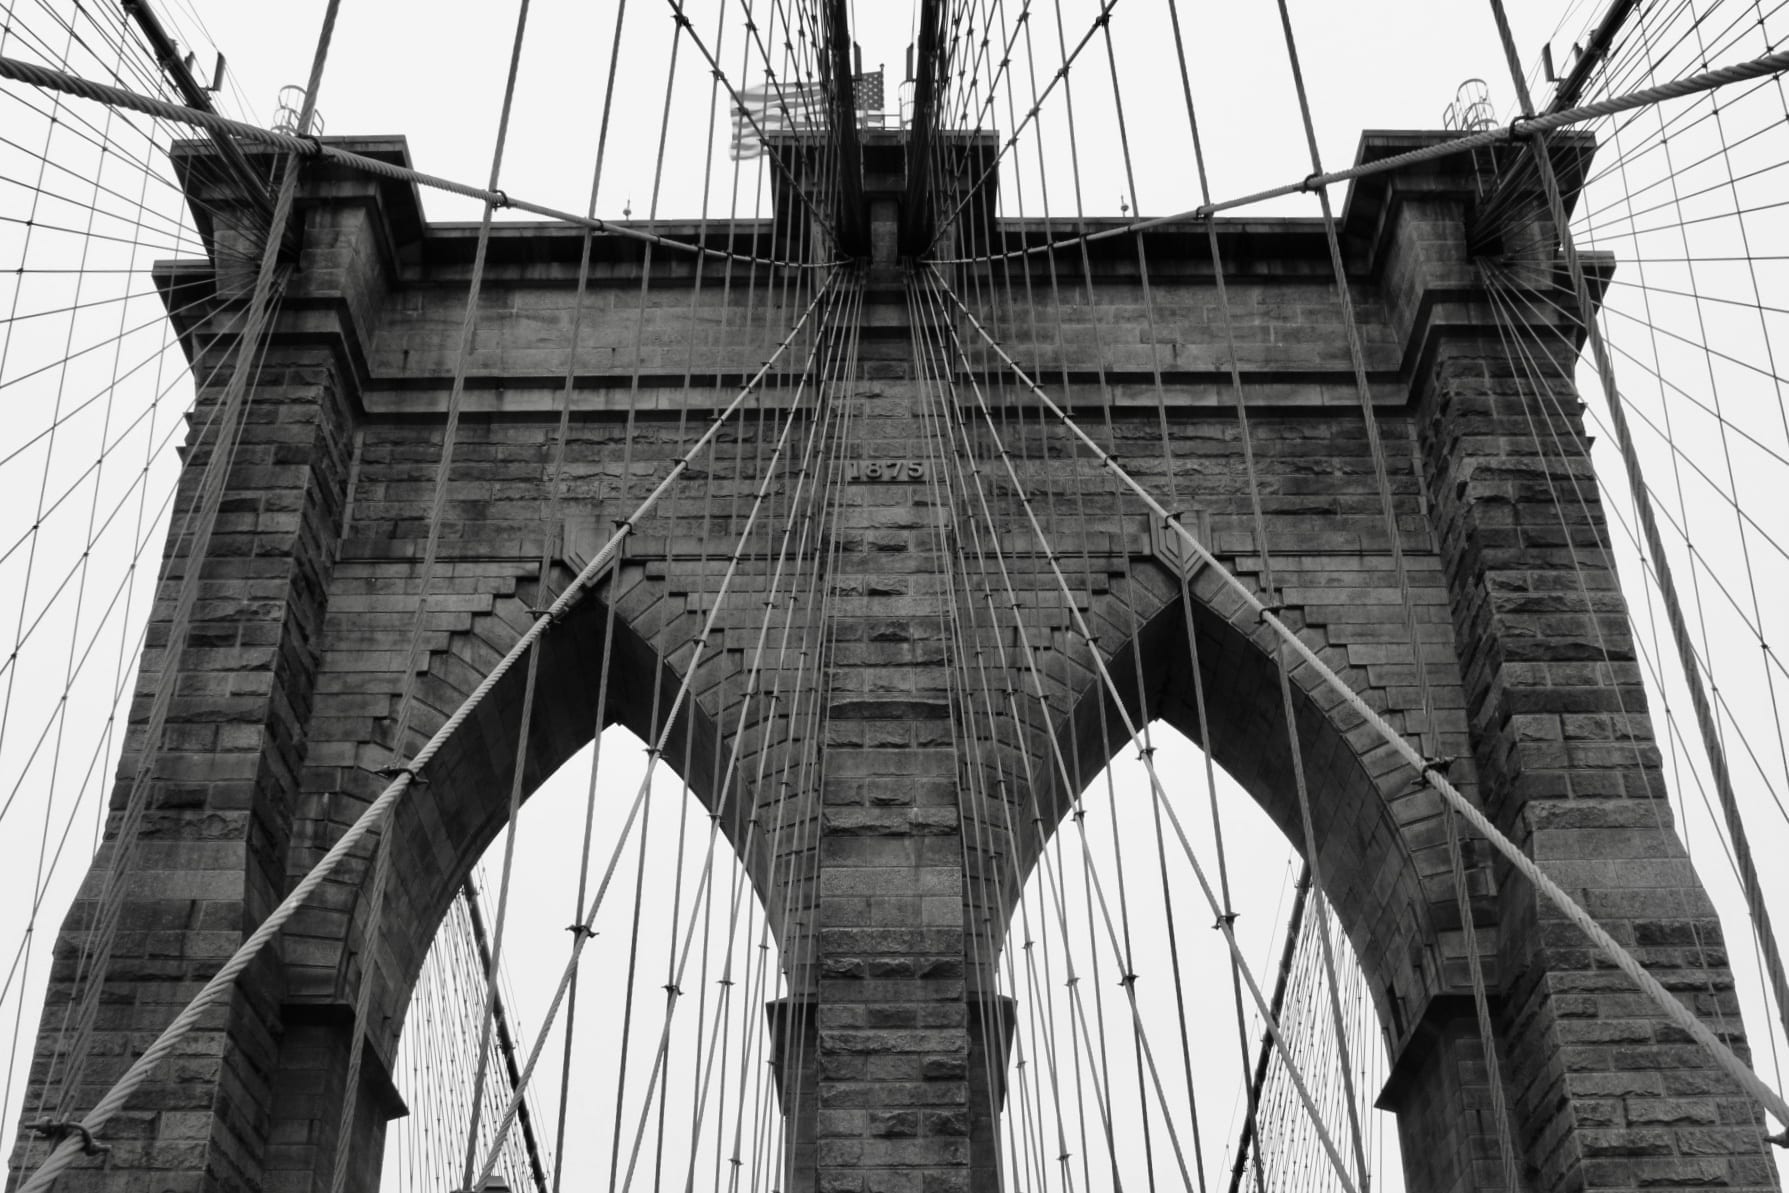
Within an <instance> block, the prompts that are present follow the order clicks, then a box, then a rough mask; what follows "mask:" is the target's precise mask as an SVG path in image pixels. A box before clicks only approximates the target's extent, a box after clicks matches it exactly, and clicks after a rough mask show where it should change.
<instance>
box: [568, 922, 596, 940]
mask: <svg viewBox="0 0 1789 1193" xmlns="http://www.w3.org/2000/svg"><path fill="white" fill-rule="evenodd" d="M565 930H566V931H567V932H570V933H571V934H572V936H573V937H575V938H577V939H578V940H589V939H590V938H591V937H592V936H595V935H596V929H595V928H592V927H591V926H590V925H589V924H567V925H566V926H565Z"/></svg>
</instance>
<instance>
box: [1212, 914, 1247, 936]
mask: <svg viewBox="0 0 1789 1193" xmlns="http://www.w3.org/2000/svg"><path fill="white" fill-rule="evenodd" d="M1239 914H1240V913H1239V912H1234V911H1226V912H1224V913H1223V914H1221V915H1219V916H1218V918H1217V919H1216V920H1215V921H1213V922H1212V925H1211V927H1212V929H1213V930H1214V931H1217V932H1222V931H1223V930H1224V929H1225V928H1234V927H1236V917H1237V916H1238V915H1239Z"/></svg>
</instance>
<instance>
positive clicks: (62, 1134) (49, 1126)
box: [31, 1118, 111, 1156]
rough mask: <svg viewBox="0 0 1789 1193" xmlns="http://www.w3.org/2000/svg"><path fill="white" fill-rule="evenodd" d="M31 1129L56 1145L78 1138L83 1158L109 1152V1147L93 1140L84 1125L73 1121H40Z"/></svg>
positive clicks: (52, 1119)
mask: <svg viewBox="0 0 1789 1193" xmlns="http://www.w3.org/2000/svg"><path fill="white" fill-rule="evenodd" d="M31 1129H32V1130H33V1131H36V1132H37V1133H38V1134H39V1135H41V1136H43V1137H44V1138H45V1139H53V1140H55V1141H56V1142H57V1143H61V1142H62V1141H63V1140H64V1139H67V1138H69V1137H70V1136H75V1137H77V1138H79V1139H80V1141H81V1154H82V1155H84V1156H97V1155H99V1154H100V1153H101V1152H106V1151H110V1150H111V1148H110V1146H109V1145H107V1144H104V1143H101V1142H100V1141H99V1140H97V1139H95V1138H94V1137H93V1132H92V1131H91V1130H89V1129H88V1128H87V1126H86V1125H85V1124H84V1123H78V1122H75V1121H74V1120H73V1119H65V1118H64V1119H56V1118H46V1119H40V1120H39V1121H37V1122H35V1123H33V1124H32V1125H31Z"/></svg>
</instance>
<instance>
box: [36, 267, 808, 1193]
mask: <svg viewBox="0 0 1789 1193" xmlns="http://www.w3.org/2000/svg"><path fill="white" fill-rule="evenodd" d="M832 287H833V280H832V279H828V281H827V283H826V284H825V285H824V286H823V287H822V288H821V290H820V293H819V294H817V295H816V296H815V297H814V300H813V301H812V302H811V303H809V304H808V306H807V309H806V310H804V311H803V312H802V313H801V318H800V319H798V320H797V321H796V323H795V326H794V327H793V328H792V329H790V331H789V334H788V335H787V336H785V337H784V338H783V341H782V342H781V343H780V344H778V345H777V349H776V351H775V352H774V353H772V354H771V357H770V359H769V360H767V361H765V362H764V364H763V365H761V366H760V367H759V369H758V371H757V372H756V373H754V374H753V375H752V378H751V380H750V381H748V382H747V383H746V385H745V386H744V387H743V388H741V390H740V391H739V394H738V395H737V396H736V397H734V399H733V400H732V401H731V402H729V403H728V404H727V406H726V408H725V409H723V410H722V411H721V412H720V413H719V414H717V415H716V416H715V418H714V420H713V422H711V423H710V424H709V427H708V429H707V430H706V431H704V432H703V433H702V437H701V438H700V439H698V440H696V442H695V443H694V444H692V445H691V447H690V449H689V451H687V452H685V453H684V455H683V457H682V458H681V459H679V460H678V461H677V463H676V464H675V465H673V466H672V468H671V470H670V471H669V472H668V473H666V474H665V477H664V479H663V480H661V481H659V483H658V485H657V486H656V487H655V488H654V489H653V490H652V492H651V493H649V494H647V496H646V498H645V499H644V500H643V501H641V502H640V504H639V505H638V506H636V507H635V508H634V511H633V513H632V514H630V515H629V516H628V517H627V518H626V519H625V520H624V521H623V522H622V523H621V525H620V527H619V528H618V529H617V530H616V531H615V533H614V534H613V535H611V536H610V537H609V540H608V542H606V543H604V544H603V546H602V549H601V550H599V551H598V552H597V553H596V554H595V555H594V556H592V557H591V560H590V562H589V563H588V564H586V565H585V566H584V570H583V571H581V572H579V573H578V575H577V578H576V579H575V580H573V581H572V582H571V584H569V585H567V587H566V589H565V591H564V592H563V593H562V594H560V596H559V599H558V600H556V601H554V602H553V604H552V605H551V606H550V607H549V608H548V609H547V611H546V612H544V613H542V614H541V615H540V616H539V617H537V618H536V619H535V620H534V623H533V624H532V625H530V626H529V627H528V629H527V630H526V631H524V632H523V634H522V636H521V637H520V638H518V639H516V642H515V645H513V646H511V647H510V648H509V651H508V653H506V654H505V655H504V656H503V658H501V659H500V660H498V662H497V664H496V665H495V666H493V667H492V668H491V670H490V673H489V674H487V675H486V676H485V677H484V679H483V680H481V681H480V682H479V685H478V687H476V688H474V689H473V690H472V694H471V695H469V696H467V697H466V699H465V701H464V702H462V703H461V705H460V706H459V708H457V709H455V710H454V712H453V714H452V715H451V716H449V717H448V718H447V720H446V721H444V722H442V725H441V728H439V729H437V730H436V731H435V735H434V736H433V737H431V738H430V739H429V740H428V742H427V743H425V744H424V745H423V747H422V748H421V749H420V750H418V751H417V752H416V754H415V756H414V757H413V758H412V759H411V760H410V764H409V766H408V767H407V768H406V769H405V770H404V771H403V772H402V773H401V774H399V775H398V777H397V778H395V779H393V780H392V782H391V783H390V784H389V785H388V786H387V787H386V788H385V790H384V791H382V792H380V794H379V796H378V798H376V799H375V800H373V802H372V803H370V804H368V805H367V809H366V811H365V812H363V813H361V816H360V819H358V820H356V821H355V822H354V823H353V824H352V825H350V826H349V827H348V830H347V831H346V832H344V833H343V834H342V835H341V837H340V838H339V839H338V840H337V841H336V843H335V844H334V845H333V846H331V847H330V850H329V852H328V853H326V854H325V855H324V856H323V858H322V860H321V861H319V862H318V863H317V864H316V866H314V867H313V868H312V869H311V871H310V873H308V874H306V875H305V876H304V877H303V878H302V879H300V880H299V882H298V885H297V886H295V887H293V888H292V892H291V893H290V894H289V895H287V896H286V898H285V899H284V900H283V901H282V902H281V903H280V905H279V906H278V907H276V908H274V910H273V911H272V912H271V913H269V914H268V916H267V918H266V919H265V920H263V921H261V925H260V926H259V927H258V928H256V929H255V931H254V932H253V933H252V934H251V935H250V936H249V938H248V939H247V940H245V941H243V942H242V944H241V946H240V947H238V948H237V950H236V952H235V953H234V954H233V955H232V956H231V957H230V959H229V960H228V961H226V962H224V964H223V966H222V967H221V968H220V969H219V970H218V971H217V973H216V974H214V975H213V976H212V978H211V980H210V981H209V982H207V983H205V987H204V989H202V990H200V991H199V993H198V994H197V995H196V996H194V998H193V1000H192V1001H191V1002H189V1003H188V1004H187V1005H186V1008H185V1009H184V1010H182V1011H181V1012H180V1014H178V1015H176V1016H175V1017H174V1021H173V1022H172V1023H170V1024H168V1026H167V1027H166V1028H164V1029H163V1030H162V1033H161V1035H159V1036H157V1037H156V1039H155V1042H154V1043H152V1044H150V1045H149V1047H148V1048H146V1049H145V1050H144V1051H143V1054H142V1055H141V1056H139V1057H138V1058H137V1060H136V1062H135V1063H134V1064H132V1065H131V1067H130V1068H129V1069H127V1070H126V1071H125V1073H124V1075H123V1076H122V1077H120V1078H119V1079H118V1080H117V1082H116V1083H114V1084H113V1086H112V1088H111V1089H109V1090H108V1091H106V1093H105V1095H104V1096H103V1097H101V1098H100V1100H99V1101H98V1102H97V1103H95V1104H94V1107H93V1109H92V1110H90V1111H88V1112H87V1114H86V1115H85V1117H83V1118H82V1119H81V1121H80V1124H79V1127H80V1129H79V1130H78V1131H76V1132H74V1133H71V1134H70V1135H68V1136H67V1137H65V1138H64V1139H63V1140H62V1141H61V1142H60V1143H58V1144H57V1145H56V1149H55V1150H54V1151H53V1152H51V1153H50V1157H49V1158H48V1159H47V1160H45V1161H44V1163H43V1166H42V1167H40V1168H39V1169H38V1170H37V1171H36V1172H34V1173H32V1174H31V1176H30V1178H29V1179H28V1180H26V1181H25V1183H24V1184H23V1185H22V1186H21V1187H20V1188H19V1191H18V1193H46V1191H47V1190H48V1189H49V1187H50V1185H51V1184H52V1183H54V1181H55V1179H56V1177H57V1176H59V1175H61V1173H62V1172H63V1170H65V1169H66V1168H68V1166H69V1165H70V1164H72V1163H73V1162H74V1160H75V1157H76V1156H77V1155H79V1154H80V1151H81V1139H82V1137H87V1138H91V1137H93V1136H95V1135H97V1134H98V1133H99V1132H100V1131H101V1130H103V1129H104V1128H105V1125H106V1124H107V1123H109V1122H110V1121H111V1120H112V1118H113V1117H114V1116H115V1115H117V1113H118V1112H119V1111H120V1110H122V1109H123V1108H124V1106H125V1105H126V1103H128V1102H129V1101H130V1098H131V1095H132V1094H134V1093H135V1092H136V1091H137V1089H138V1088H139V1087H140V1086H141V1085H142V1084H143V1082H144V1081H145V1080H147V1079H148V1077H149V1074H150V1072H151V1071H152V1070H153V1069H154V1068H155V1066H156V1065H158V1064H160V1063H161V1062H162V1061H163V1060H165V1059H166V1058H167V1057H168V1056H170V1055H172V1054H173V1052H174V1050H175V1049H176V1048H177V1047H178V1046H179V1045H180V1042H181V1041H182V1040H183V1039H185V1038H186V1036H187V1035H189V1034H190V1033H191V1032H192V1030H193V1029H194V1028H195V1027H197V1026H198V1024H199V1021H200V1020H201V1018H203V1016H204V1014H205V1012H206V1011H208V1010H209V1009H210V1008H211V1007H212V1006H213V1005H215V1004H216V1003H217V1002H219V1001H220V1000H221V999H222V998H223V997H224V996H225V995H226V994H228V993H229V991H230V988H231V987H232V986H233V985H234V984H235V982H236V979H237V978H238V977H240V976H241V974H242V972H243V971H244V970H246V969H247V968H248V967H249V965H250V964H252V963H253V961H254V959H255V957H256V956H257V955H258V954H259V953H260V952H261V950H262V949H263V948H265V947H266V946H267V943H268V942H269V941H271V940H272V939H273V938H274V936H276V935H277V934H278V933H279V930H280V929H281V928H283V927H284V926H285V925H286V922H287V921H288V920H290V919H291V918H292V917H293V916H294V915H295V914H297V912H298V909H299V908H300V907H302V906H303V905H304V904H305V903H306V902H308V901H309V900H310V897H311V896H312V895H313V894H315V893H316V891H317V888H318V887H320V886H322V885H323V882H324V880H325V879H327V878H328V877H329V876H330V875H331V874H332V873H334V872H335V870H336V868H337V867H338V866H340V865H341V863H342V860H343V859H344V858H346V857H347V856H348V855H349V854H350V853H352V852H353V851H354V849H355V848H356V847H357V846H358V845H359V844H360V842H361V841H362V840H364V839H365V838H366V836H367V834H368V833H370V832H372V831H373V830H374V829H376V828H378V827H379V826H380V824H381V823H383V822H384V820H385V819H386V817H387V816H389V815H390V813H391V809H392V808H393V806H395V805H396V803H397V801H398V800H399V799H400V798H401V797H402V796H403V794H404V792H405V791H406V790H408V789H409V787H410V784H411V782H412V780H413V779H414V777H415V775H416V773H417V772H418V771H420V770H421V769H422V768H423V767H425V766H427V765H428V764H429V761H430V760H431V759H432V758H434V757H435V755H436V754H438V753H440V752H441V749H442V747H444V746H445V745H446V744H447V742H448V741H449V740H450V739H451V738H452V737H453V735H454V734H455V733H456V732H457V731H458V730H459V728H460V726H461V725H463V724H464V723H465V722H466V720H467V718H468V717H470V716H471V715H472V713H473V711H474V710H476V709H477V708H478V706H479V705H480V704H482V703H484V700H485V698H486V697H487V696H489V695H490V694H491V691H492V689H494V688H495V687H496V686H497V684H498V682H499V681H500V680H501V679H502V678H503V677H504V675H506V674H508V672H509V671H510V669H511V668H513V667H514V666H515V665H516V663H517V662H518V661H519V660H520V659H521V658H522V657H523V656H524V655H526V654H527V653H528V650H529V649H530V648H531V647H532V646H533V645H534V644H535V642H537V641H538V640H539V639H540V638H541V636H542V635H543V634H545V633H546V632H547V630H548V629H549V628H551V627H552V626H553V625H554V624H555V623H556V622H558V621H559V620H560V619H561V618H563V617H564V616H565V615H566V614H567V613H569V612H570V611H571V609H572V607H573V606H574V605H576V604H577V603H578V601H579V599H581V598H582V597H583V595H584V593H585V592H586V590H588V589H589V588H590V587H591V586H592V585H593V584H594V583H595V582H596V580H597V578H598V577H600V576H601V575H602V574H603V573H604V572H605V571H607V570H608V568H609V565H610V564H611V563H613V562H614V561H615V559H616V557H617V556H618V555H619V554H620V551H621V547H622V544H623V543H624V542H626V540H627V537H628V535H629V534H631V533H632V532H633V528H634V526H635V525H637V524H638V523H639V521H640V520H641V519H642V518H644V517H645V516H646V515H647V514H649V513H650V512H651V511H652V509H653V507H654V506H656V505H657V504H658V502H659V500H660V498H662V497H663V496H664V495H665V493H666V492H668V491H669V490H670V488H671V486H672V485H674V484H676V482H677V480H678V478H679V477H681V476H682V475H683V474H684V473H685V472H686V471H688V470H689V467H690V462H691V461H692V460H694V459H695V458H696V457H697V456H698V455H699V454H700V453H701V452H702V451H704V450H705V449H706V448H707V447H708V445H709V444H710V443H712V442H713V441H714V439H715V437H716V436H718V435H719V434H720V430H721V428H722V427H723V426H724V425H726V423H727V421H728V420H730V419H731V418H732V417H733V415H734V414H735V413H736V412H737V411H738V410H739V409H740V407H741V406H743V405H744V404H745V401H746V399H747V398H748V397H750V396H751V394H752V393H753V391H755V390H756V389H757V388H758V386H759V384H760V383H761V382H762V381H763V380H764V378H765V377H766V376H767V375H768V374H769V372H770V369H771V366H772V365H774V364H775V363H776V362H777V361H778V360H779V359H780V358H781V357H782V354H783V352H784V351H785V350H786V349H787V348H788V347H789V345H790V344H791V343H793V342H794V340H795V337H796V336H797V335H799V334H800V333H801V331H802V330H803V329H804V328H805V327H806V326H807V322H808V318H809V317H810V316H811V315H812V314H813V312H814V310H815V309H816V308H817V307H818V306H819V305H820V303H821V302H822V301H823V300H824V299H825V298H826V296H827V295H828V294H829V293H830V292H831V290H832Z"/></svg>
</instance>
